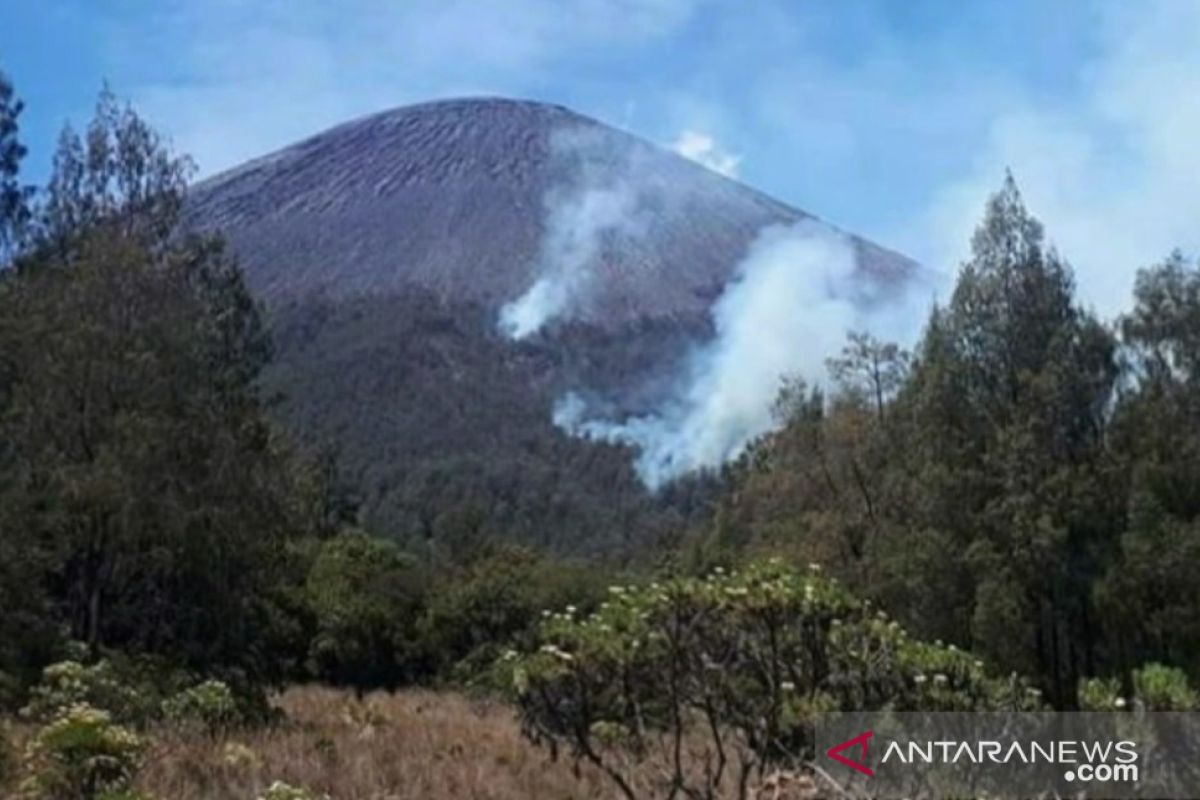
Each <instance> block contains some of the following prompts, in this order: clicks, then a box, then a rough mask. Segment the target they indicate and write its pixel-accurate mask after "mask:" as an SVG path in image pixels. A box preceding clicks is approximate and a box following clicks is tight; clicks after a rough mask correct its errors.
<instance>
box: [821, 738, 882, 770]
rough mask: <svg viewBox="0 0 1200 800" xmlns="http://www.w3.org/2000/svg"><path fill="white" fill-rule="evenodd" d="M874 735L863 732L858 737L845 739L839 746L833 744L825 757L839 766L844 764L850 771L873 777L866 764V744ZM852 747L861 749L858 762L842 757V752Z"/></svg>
mask: <svg viewBox="0 0 1200 800" xmlns="http://www.w3.org/2000/svg"><path fill="white" fill-rule="evenodd" d="M874 735H875V734H874V733H872V732H871V731H864V732H862V733H860V734H859V735H858V736H855V737H854V738H853V739H847V740H846V741H844V742H842V743H841V744H835V745H834V746H833V747H831V748H829V749H828V750H826V751H825V755H827V756H829V757H830V758H832V759H833V760H834V761H836V762H838V763H839V764H845V765H846V766H847V767H849V768H850V769H853V770H858V771H859V772H861V773H862V774H864V775H866V776H868V777H870V776H871V775H874V774H875V772H874V771H873V770H872V769H871V768H870V767H868V766H867V764H866V761H867V742H868V741H870V739H871V737H872V736H874ZM852 747H858V748H861V750H862V753H861V754H860V755H861V759H860V760H858V761H852V760H850V759H849V758H847V757H846V756H844V755H842V751H843V750H849V749H850V748H852Z"/></svg>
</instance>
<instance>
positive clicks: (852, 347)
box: [826, 331, 909, 423]
mask: <svg viewBox="0 0 1200 800" xmlns="http://www.w3.org/2000/svg"><path fill="white" fill-rule="evenodd" d="M849 339H850V341H849V342H848V343H847V344H846V345H845V346H844V347H843V348H842V352H841V355H839V356H837V357H835V358H830V359H828V360H827V361H826V364H827V365H828V368H829V372H830V374H831V375H832V376H833V379H834V380H835V381H836V382H837V383H838V385H839V386H840V388H841V389H842V391H843V392H844V393H846V394H851V395H854V396H863V397H865V398H868V399H869V402H871V403H873V404H874V407H875V413H876V415H877V416H878V419H879V422H880V423H882V422H883V416H884V408H885V407H886V405H887V403H888V402H890V401H891V400H892V398H893V397H894V396H895V394H896V392H897V391H899V389H900V387H901V386H903V385H904V381H905V379H906V378H907V377H908V364H909V354H908V353H907V352H906V351H905V350H903V349H901V347H900V346H899V345H897V344H895V343H894V342H881V341H879V340H878V339H876V338H875V337H874V336H872V335H871V334H869V333H867V332H865V331H861V332H852V333H851V334H850V336H849Z"/></svg>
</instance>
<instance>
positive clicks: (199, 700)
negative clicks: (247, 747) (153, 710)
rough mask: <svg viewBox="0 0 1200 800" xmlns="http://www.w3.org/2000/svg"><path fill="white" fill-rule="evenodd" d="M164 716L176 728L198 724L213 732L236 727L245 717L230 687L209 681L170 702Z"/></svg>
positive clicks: (164, 708)
mask: <svg viewBox="0 0 1200 800" xmlns="http://www.w3.org/2000/svg"><path fill="white" fill-rule="evenodd" d="M162 713H163V717H165V718H166V719H167V720H169V721H170V722H174V723H176V724H198V725H200V726H203V727H205V728H208V729H209V730H219V729H221V728H227V727H229V726H232V725H235V724H236V723H237V722H238V721H239V720H240V717H241V714H240V711H239V709H238V704H237V699H236V698H235V697H234V696H233V692H232V691H231V690H230V688H229V686H227V685H226V684H224V683H222V682H221V681H214V680H209V681H205V682H203V683H201V684H198V685H196V686H193V687H191V688H190V689H184V690H183V691H182V692H179V693H178V694H176V695H174V696H172V697H170V698H168V699H166V700H164V701H163V704H162Z"/></svg>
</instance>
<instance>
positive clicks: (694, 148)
mask: <svg viewBox="0 0 1200 800" xmlns="http://www.w3.org/2000/svg"><path fill="white" fill-rule="evenodd" d="M671 149H672V150H674V151H675V152H676V153H678V154H679V155H681V156H683V157H684V158H688V159H691V160H692V161H695V162H696V163H697V164H701V165H703V166H705V167H707V168H709V169H711V170H712V171H713V172H718V173H720V174H721V175H724V176H726V177H728V178H736V177H737V173H738V165H739V164H741V163H742V157H741V156H740V155H735V154H734V153H730V152H728V151H727V150H724V149H722V148H721V147H720V145H718V144H717V142H716V140H714V139H713V137H711V136H709V135H708V134H707V133H700V132H699V131H691V130H686V131H683V132H682V133H680V134H679V137H678V138H677V139H676V140H675V141H674V142H672V143H671Z"/></svg>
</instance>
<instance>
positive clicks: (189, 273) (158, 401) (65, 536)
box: [0, 94, 316, 679]
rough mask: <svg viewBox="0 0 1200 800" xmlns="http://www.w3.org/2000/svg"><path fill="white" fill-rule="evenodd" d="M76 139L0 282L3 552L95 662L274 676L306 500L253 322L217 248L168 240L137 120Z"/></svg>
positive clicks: (156, 147)
mask: <svg viewBox="0 0 1200 800" xmlns="http://www.w3.org/2000/svg"><path fill="white" fill-rule="evenodd" d="M77 144H78V141H77V140H74V139H72V138H71V137H70V136H67V137H65V138H64V146H63V148H62V149H60V152H59V153H58V156H57V157H56V160H55V164H56V169H55V173H54V175H53V177H52V179H51V191H50V193H49V200H48V205H47V207H46V209H45V211H44V213H43V215H42V216H43V219H44V220H45V224H46V228H45V237H44V238H43V240H42V243H41V245H40V246H38V247H36V248H34V249H33V250H32V251H31V252H30V254H29V255H28V256H27V257H26V258H25V259H24V260H23V262H22V268H21V269H20V270H17V271H15V272H10V273H9V274H7V275H6V276H5V277H4V279H3V280H2V281H0V284H2V285H0V353H3V359H2V362H0V370H2V374H3V377H2V381H3V382H2V383H0V390H2V391H3V395H2V396H0V403H2V406H0V441H2V442H4V445H3V450H2V451H0V509H3V511H2V512H0V542H4V543H6V545H7V546H8V547H10V548H13V549H15V550H16V551H17V552H20V553H22V554H23V558H24V559H25V560H26V564H27V565H28V566H29V567H30V569H31V570H35V571H33V572H31V579H33V580H36V581H37V582H38V583H40V585H41V586H42V587H43V588H44V592H45V593H46V594H47V595H48V596H49V598H50V600H51V601H52V605H53V607H54V609H55V617H56V619H55V622H56V623H59V624H61V625H62V626H64V627H65V628H66V629H67V631H68V632H69V634H70V636H71V637H72V638H75V639H78V640H81V641H83V642H85V643H86V644H87V645H88V646H89V647H90V648H91V650H92V652H93V654H95V653H98V652H100V651H101V650H102V649H104V648H123V649H128V650H132V651H144V652H149V653H156V654H160V655H163V656H166V657H169V658H171V659H172V660H175V661H177V662H179V663H180V664H182V665H184V666H187V667H191V668H195V669H199V670H212V669H216V670H232V671H234V672H235V674H234V676H233V677H236V676H238V675H241V676H245V677H249V678H253V679H261V678H265V677H268V676H271V675H276V676H277V675H278V674H279V673H280V670H281V668H282V666H281V664H280V663H279V657H278V656H279V653H278V650H279V647H280V637H281V636H284V635H285V634H287V633H288V632H289V631H290V628H289V624H290V623H289V622H288V619H289V618H288V615H287V614H286V613H285V612H286V603H285V600H284V589H285V584H286V583H287V582H288V581H290V580H292V579H293V577H294V576H293V574H292V557H291V554H292V547H291V544H290V543H291V541H292V540H293V539H294V538H295V537H296V536H297V535H299V534H302V533H303V532H304V531H305V530H306V529H308V528H309V527H311V523H312V520H313V519H315V516H316V514H315V511H314V510H313V504H314V501H313V499H312V498H313V496H314V495H315V492H314V491H313V488H312V484H313V480H312V477H311V475H310V474H309V473H308V472H307V470H304V469H301V468H299V467H298V466H297V464H296V462H295V460H294V458H293V457H292V455H291V453H290V452H289V450H288V448H287V446H286V444H285V443H283V442H282V441H281V440H280V439H279V437H278V436H277V435H276V434H275V433H274V431H273V430H272V428H271V426H270V425H269V424H268V423H267V421H266V419H265V417H264V416H263V413H262V408H261V403H260V400H259V398H258V390H257V385H256V379H257V375H258V373H259V371H260V369H261V367H262V365H263V364H264V363H265V361H266V359H267V358H268V356H269V353H270V348H269V340H268V339H267V336H266V333H265V330H264V328H263V325H262V323H261V318H260V315H259V310H258V308H257V306H256V304H255V303H254V302H253V300H252V299H251V298H250V295H249V293H248V292H247V291H246V288H245V286H244V284H243V282H242V278H241V273H240V270H239V269H238V267H237V265H236V263H234V262H233V261H232V260H231V259H230V258H229V257H228V256H227V255H226V254H225V253H224V251H223V249H222V247H221V245H220V243H219V242H217V241H214V240H203V239H193V238H185V239H178V240H176V239H173V238H171V237H170V236H169V235H168V234H169V232H170V231H171V230H173V228H174V224H175V223H174V219H173V218H172V216H171V211H172V210H177V209H178V208H179V207H180V206H181V203H182V194H181V193H182V187H183V185H184V183H185V168H186V161H185V160H183V159H180V158H177V157H175V156H174V155H173V154H171V153H170V152H169V151H168V150H166V149H165V148H163V147H162V144H161V141H160V140H159V139H158V137H157V136H156V135H155V134H153V133H151V132H150V130H149V128H148V126H146V125H145V123H144V122H143V121H142V120H141V119H140V118H139V117H137V115H136V114H135V113H134V112H133V111H132V110H131V109H128V108H125V109H124V110H121V111H117V110H116V105H115V102H114V101H113V100H112V99H111V96H110V95H107V94H106V95H104V96H102V98H101V102H100V105H99V109H98V113H97V119H96V120H94V121H93V122H92V124H91V125H90V126H89V135H88V143H87V147H86V148H85V149H84V151H83V152H86V158H81V157H80V155H79V152H77V147H76V145H77Z"/></svg>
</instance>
